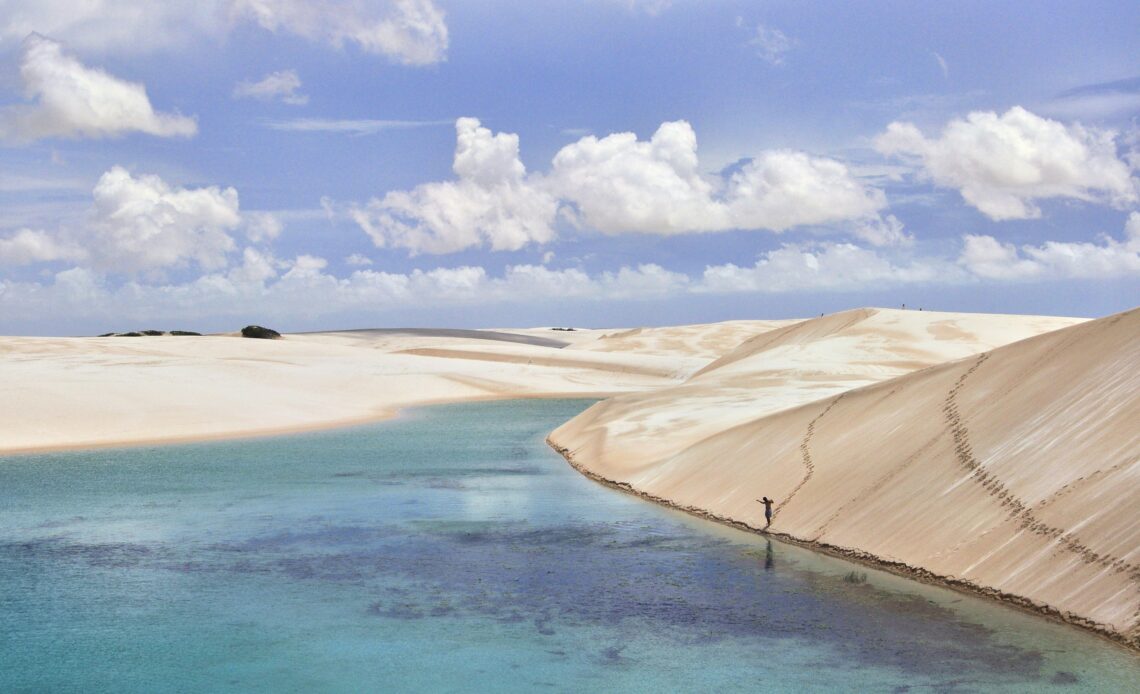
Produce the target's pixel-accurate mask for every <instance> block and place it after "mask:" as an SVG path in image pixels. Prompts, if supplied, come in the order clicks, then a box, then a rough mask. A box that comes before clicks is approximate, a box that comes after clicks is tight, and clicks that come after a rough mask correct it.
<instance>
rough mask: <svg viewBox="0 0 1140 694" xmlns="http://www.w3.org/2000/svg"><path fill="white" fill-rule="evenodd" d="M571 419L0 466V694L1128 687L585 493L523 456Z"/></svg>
mask: <svg viewBox="0 0 1140 694" xmlns="http://www.w3.org/2000/svg"><path fill="white" fill-rule="evenodd" d="M588 404H589V403H588V402H587V401H583V400H548V401H542V400H527V401H511V402H497V403H478V404H465V405H449V406H439V407H432V408H426V409H421V410H416V411H413V412H409V413H406V414H405V415H404V416H403V417H401V418H399V419H397V420H393V421H390V422H385V423H380V424H375V425H369V426H362V427H356V428H351V429H345V430H339V431H331V432H321V433H314V434H304V435H297V436H282V437H275V438H264V439H250V440H241V441H225V442H211V443H200V444H192V445H177V446H163V447H136V448H122V449H114V450H111V449H102V450H88V451H77V452H66V453H55V454H50V455H26V456H11V457H7V458H3V459H0V691H3V692H24V691H28V692H39V691H50V692H73V691H74V692H95V691H108V692H220V691H240V692H322V691H329V692H362V691H433V692H435V691H456V692H458V691H496V692H498V691H543V690H551V691H575V692H580V691H629V692H633V691H646V692H661V691H701V692H712V691H718V692H720V691H724V692H728V691H900V692H901V691H939V692H959V691H961V692H971V691H1011V692H1025V691H1064V692H1069V691H1107V692H1114V691H1128V690H1131V691H1135V687H1136V685H1137V683H1138V682H1140V659H1138V658H1137V657H1136V656H1135V655H1134V654H1132V653H1130V652H1128V651H1126V650H1124V649H1121V648H1119V647H1117V646H1115V645H1113V644H1111V643H1109V642H1106V641H1104V640H1102V639H1100V638H1097V637H1095V636H1092V635H1090V634H1087V633H1084V632H1082V631H1080V630H1078V629H1075V628H1071V627H1068V626H1065V625H1060V624H1054V623H1052V622H1049V621H1047V620H1044V619H1041V618H1037V617H1035V616H1032V615H1027V614H1023V613H1020V612H1018V611H1015V610H1012V609H1009V608H1006V607H1004V606H1001V605H996V604H992V603H990V602H987V601H983V600H979V599H975V598H972V597H969V596H965V595H961V594H958V593H955V592H952V591H948V590H944V589H940V588H936V587H931V586H926V585H922V584H918V583H914V582H911V581H907V580H905V579H902V578H899V577H896V576H892V575H890V574H886V573H882V572H878V571H874V570H870V569H867V568H864V567H859V566H856V565H853V564H849V563H847V562H844V561H841V560H838V559H834V558H831V557H825V556H820V555H816V554H814V553H812V552H809V551H806V550H803V549H800V548H797V547H790V546H786V545H782V544H780V543H778V542H768V541H767V540H765V539H764V538H762V537H759V536H756V535H752V534H748V533H744V532H739V531H736V530H732V529H729V528H725V527H722V526H719V525H716V524H713V523H709V522H706V521H702V520H700V519H696V518H692V517H689V516H686V515H684V514H680V513H678V512H675V511H671V510H669V509H665V508H661V507H658V506H656V505H653V504H650V503H647V502H645V501H642V500H640V499H637V498H634V497H631V496H629V495H625V494H621V493H619V492H615V491H613V490H610V489H607V488H604V487H601V486H599V485H597V484H595V483H593V482H591V481H589V480H587V479H585V478H583V477H582V476H581V475H579V474H578V473H576V472H575V471H573V470H572V469H571V468H570V467H569V466H567V465H566V464H565V463H564V461H563V460H562V459H561V458H560V457H559V456H558V455H556V454H555V453H553V452H552V451H551V450H550V449H548V448H547V447H546V446H545V444H544V443H543V438H544V436H545V434H546V432H548V431H550V430H551V429H553V428H554V427H556V426H557V425H558V424H560V423H561V422H563V421H565V420H567V419H569V418H570V417H572V416H573V415H574V414H576V413H577V412H579V411H581V410H582V409H583V408H584V407H586V406H587V405H588ZM761 491H762V490H761ZM852 572H854V575H851V574H852ZM860 574H866V580H865V581H863V582H859V579H860V578H861V576H860Z"/></svg>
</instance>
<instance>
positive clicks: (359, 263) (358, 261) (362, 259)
mask: <svg viewBox="0 0 1140 694" xmlns="http://www.w3.org/2000/svg"><path fill="white" fill-rule="evenodd" d="M344 262H345V264H347V265H349V266H351V267H368V266H369V265H371V264H372V259H371V258H369V257H368V256H366V255H363V254H361V253H353V254H352V255H350V256H348V257H347V258H345V259H344Z"/></svg>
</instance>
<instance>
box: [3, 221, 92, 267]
mask: <svg viewBox="0 0 1140 694" xmlns="http://www.w3.org/2000/svg"><path fill="white" fill-rule="evenodd" d="M85 256H86V254H85V253H84V251H83V249H81V248H80V247H79V246H77V245H75V244H73V243H69V242H67V241H65V240H61V239H58V238H56V237H55V236H54V235H52V234H49V233H47V232H45V231H41V230H38V229H20V230H19V231H17V232H16V233H15V234H13V235H11V236H9V237H7V238H0V265H31V264H33V263H45V262H52V261H56V260H67V261H79V260H82V259H83V258H84V257H85Z"/></svg>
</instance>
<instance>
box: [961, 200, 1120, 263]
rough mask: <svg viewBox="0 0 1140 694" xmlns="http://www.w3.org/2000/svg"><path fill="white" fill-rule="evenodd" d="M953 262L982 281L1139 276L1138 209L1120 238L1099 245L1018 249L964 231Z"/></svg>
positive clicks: (1045, 245) (1057, 244) (1105, 238)
mask: <svg viewBox="0 0 1140 694" xmlns="http://www.w3.org/2000/svg"><path fill="white" fill-rule="evenodd" d="M958 263H959V264H960V265H961V266H962V267H964V268H966V269H967V270H969V271H970V272H971V273H973V274H975V275H977V276H979V277H984V278H986V279H998V280H1031V279H1050V280H1052V279H1111V278H1116V277H1135V276H1140V213H1138V212H1133V213H1132V214H1131V215H1130V216H1129V218H1128V222H1127V224H1126V225H1125V229H1124V240H1123V241H1117V240H1116V239H1113V238H1111V237H1108V236H1102V237H1101V239H1100V243H1087V242H1084V243H1070V242H1061V241H1046V242H1045V243H1043V244H1041V245H1039V246H1032V245H1024V246H1021V247H1020V248H1018V247H1017V246H1015V245H1013V244H1011V243H1001V242H1000V241H998V240H997V239H995V238H994V237H992V236H982V235H973V234H968V235H966V236H964V237H963V247H962V253H961V256H960V257H959V259H958Z"/></svg>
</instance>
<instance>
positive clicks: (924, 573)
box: [546, 438, 1140, 652]
mask: <svg viewBox="0 0 1140 694" xmlns="http://www.w3.org/2000/svg"><path fill="white" fill-rule="evenodd" d="M546 443H547V445H548V446H550V448H551V449H552V450H553V451H554V452H555V453H557V454H558V455H560V456H562V458H563V459H564V460H565V461H566V463H567V464H568V465H570V467H572V468H574V469H575V470H577V471H578V472H579V473H580V474H582V475H583V476H585V477H588V478H589V479H591V480H593V481H594V482H596V483H598V484H601V485H603V486H605V487H609V488H610V489H614V490H617V491H620V492H623V493H625V494H629V495H631V496H635V497H637V498H639V499H643V500H645V501H648V502H650V503H654V504H658V505H661V506H665V507H668V508H671V509H675V510H677V511H681V512H682V513H687V514H689V515H691V516H694V517H696V518H701V519H704V520H708V521H712V522H714V523H719V524H721V525H725V526H727V527H730V528H734V529H736V530H740V531H742V532H747V533H752V534H756V535H763V536H764V537H771V538H773V539H776V540H779V541H780V542H784V543H786V544H790V545H796V546H797V547H803V548H805V549H809V550H811V551H813V552H819V553H822V554H826V555H828V556H832V557H838V558H840V559H845V560H847V561H851V562H854V563H857V564H861V565H863V566H867V567H870V568H874V569H879V570H881V571H886V572H888V573H891V574H894V575H896V576H901V577H903V578H907V579H910V580H913V581H919V582H921V583H927V584H930V585H936V586H941V587H943V588H949V589H951V590H956V591H958V592H961V593H965V594H968V595H972V596H975V597H981V598H986V599H990V600H996V601H998V602H1001V603H1003V604H1005V605H1007V606H1009V607H1012V608H1014V609H1018V610H1021V611H1023V612H1028V613H1031V614H1034V615H1037V616H1039V617H1044V618H1046V619H1049V620H1052V621H1055V622H1060V623H1064V624H1068V625H1071V626H1074V627H1077V628H1080V629H1083V630H1085V631H1089V632H1092V633H1094V634H1096V635H1097V636H1100V637H1102V638H1104V639H1105V640H1107V641H1109V642H1110V643H1112V644H1113V645H1115V646H1118V647H1121V648H1123V649H1126V650H1128V651H1132V652H1137V651H1140V643H1138V642H1137V641H1136V640H1135V639H1128V638H1127V637H1125V636H1124V635H1122V634H1120V633H1119V632H1116V631H1114V630H1112V629H1109V628H1107V627H1105V625H1103V624H1099V623H1097V622H1093V621H1090V620H1087V619H1084V618H1083V617H1081V616H1079V615H1074V614H1072V613H1070V612H1062V611H1060V610H1058V609H1056V608H1054V607H1051V606H1050V605H1047V604H1044V603H1039V602H1035V601H1033V600H1030V599H1027V598H1024V597H1022V596H1019V595H1013V594H1011V593H1003V592H1001V591H999V590H994V589H993V588H988V587H986V586H982V585H978V584H976V583H972V582H970V581H965V580H961V579H956V578H952V577H949V576H942V575H939V574H936V573H933V572H931V571H928V570H926V569H923V568H920V567H915V566H910V565H908V564H905V563H903V562H897V561H889V560H886V559H883V558H881V557H878V556H875V555H873V554H870V553H867V552H861V551H858V550H852V549H849V548H846V547H839V546H836V545H830V544H827V543H820V542H813V541H811V540H804V539H802V538H798V537H795V536H794V535H790V534H788V533H782V532H778V531H775V530H771V529H765V528H763V527H761V526H756V525H751V524H749V523H745V522H743V521H740V520H736V519H734V518H729V517H727V516H720V515H717V514H715V513H710V512H709V511H706V510H704V509H701V508H697V507H693V506H681V505H678V504H677V503H674V502H673V501H671V500H669V499H665V498H663V497H659V496H654V495H653V494H648V493H646V492H642V491H638V490H636V489H634V488H633V487H632V486H630V485H629V483H627V482H618V481H616V480H611V479H607V478H605V477H602V476H601V475H599V474H597V473H596V472H593V471H592V470H591V469H590V468H589V467H587V466H585V465H583V464H581V463H579V462H577V461H576V460H574V456H573V454H572V453H571V452H570V451H569V450H567V449H565V448H562V447H561V446H559V445H557V444H556V443H554V442H553V441H551V440H550V439H549V438H547V439H546Z"/></svg>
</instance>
